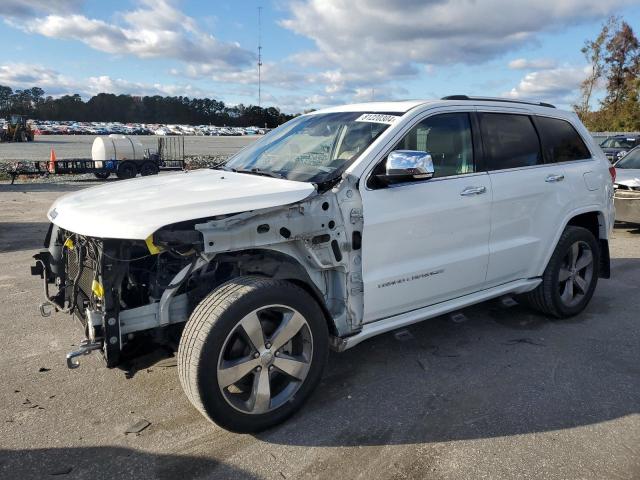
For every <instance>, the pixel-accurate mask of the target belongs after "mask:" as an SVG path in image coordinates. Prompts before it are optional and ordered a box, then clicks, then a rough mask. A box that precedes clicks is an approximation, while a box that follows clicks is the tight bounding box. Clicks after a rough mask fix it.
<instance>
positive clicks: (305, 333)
mask: <svg viewBox="0 0 640 480" xmlns="http://www.w3.org/2000/svg"><path fill="white" fill-rule="evenodd" d="M312 354H313V337H312V334H311V329H310V328H309V324H308V322H307V320H306V319H305V318H304V317H303V316H302V315H301V314H300V313H299V312H298V311H296V310H294V309H293V308H291V307H287V306H284V305H268V306H265V307H261V308H259V309H257V310H254V311H252V312H251V313H249V314H248V315H246V316H245V317H244V318H242V319H241V320H240V321H239V322H238V323H237V324H236V326H235V327H234V328H233V329H232V330H231V332H230V333H229V335H227V338H226V339H225V341H224V343H223V346H222V349H221V351H220V356H219V359H218V364H217V368H216V374H217V379H218V386H219V388H220V390H221V392H222V395H223V397H224V399H225V400H226V401H227V403H229V405H231V406H232V407H233V408H235V409H237V410H239V411H241V412H243V413H249V414H263V413H267V412H269V411H272V410H275V409H276V408H278V407H280V406H281V405H283V404H284V403H285V402H287V401H288V400H290V399H291V398H292V397H293V396H294V395H295V393H296V392H297V391H298V389H299V388H300V386H301V385H302V383H303V382H304V380H305V378H306V376H307V373H308V372H309V367H310V366H311V358H312Z"/></svg>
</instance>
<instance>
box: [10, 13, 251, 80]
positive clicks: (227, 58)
mask: <svg viewBox="0 0 640 480" xmlns="http://www.w3.org/2000/svg"><path fill="white" fill-rule="evenodd" d="M140 3H141V6H140V8H138V9H135V10H131V11H127V12H123V13H120V14H118V15H116V16H117V17H119V18H120V19H121V21H120V22H119V23H108V22H105V21H103V20H98V19H92V18H88V17H86V16H84V15H81V14H78V13H75V14H71V15H61V14H50V15H47V16H45V17H39V18H31V19H28V20H26V21H24V22H22V23H17V25H20V26H21V28H23V29H24V30H25V31H27V32H30V33H37V34H40V35H44V36H46V37H50V38H61V39H73V40H77V41H80V42H83V43H85V44H86V45H89V46H90V47H91V48H93V49H95V50H100V51H103V52H107V53H112V54H118V55H125V54H130V55H134V56H137V57H140V58H172V59H176V60H181V61H184V62H197V63H198V64H202V65H209V66H212V67H215V68H218V69H232V68H237V67H239V66H244V65H247V64H249V63H251V62H252V61H253V59H254V54H253V53H252V52H249V51H248V50H245V49H243V48H242V47H241V46H240V45H239V44H238V43H236V42H221V41H219V40H218V39H216V38H215V37H214V36H213V35H210V34H209V33H206V32H204V31H203V30H201V29H200V28H199V27H198V25H197V23H196V21H195V20H194V19H193V18H191V17H189V16H187V15H185V14H184V13H182V12H181V11H180V10H178V9H177V8H176V7H175V6H174V5H173V3H172V2H171V1H170V0H141V2H140ZM13 23H14V24H16V21H15V20H14V21H13Z"/></svg>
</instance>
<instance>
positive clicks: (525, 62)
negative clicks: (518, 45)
mask: <svg viewBox="0 0 640 480" xmlns="http://www.w3.org/2000/svg"><path fill="white" fill-rule="evenodd" d="M556 66H557V63H556V61H555V60H551V59H549V58H536V59H526V58H516V59H515V60H511V61H510V62H509V68H510V69H511V70H549V69H551V68H555V67H556Z"/></svg>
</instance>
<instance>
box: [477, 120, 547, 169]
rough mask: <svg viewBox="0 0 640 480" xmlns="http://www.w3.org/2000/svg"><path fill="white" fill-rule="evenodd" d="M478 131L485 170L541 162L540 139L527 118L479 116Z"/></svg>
mask: <svg viewBox="0 0 640 480" xmlns="http://www.w3.org/2000/svg"><path fill="white" fill-rule="evenodd" d="M480 128H481V130H482V142H483V144H484V150H485V158H486V161H487V168H488V170H504V169H507V168H521V167H530V166H532V165H539V164H542V163H543V160H542V152H541V149H540V140H539V138H538V134H537V132H536V129H535V127H534V126H533V123H532V121H531V118H529V116H527V115H517V114H510V113H482V114H480Z"/></svg>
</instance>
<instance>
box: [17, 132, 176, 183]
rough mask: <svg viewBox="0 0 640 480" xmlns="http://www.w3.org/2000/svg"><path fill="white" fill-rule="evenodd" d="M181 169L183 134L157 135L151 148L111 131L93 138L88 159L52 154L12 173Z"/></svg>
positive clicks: (121, 173)
mask: <svg viewBox="0 0 640 480" xmlns="http://www.w3.org/2000/svg"><path fill="white" fill-rule="evenodd" d="M183 169H184V137H162V138H158V148H157V150H156V151H155V152H152V151H151V150H150V149H148V148H145V147H144V146H143V145H142V143H141V142H140V141H139V140H137V139H136V138H135V137H133V138H132V137H128V136H126V135H115V134H112V135H109V136H101V137H96V138H95V140H94V141H93V145H92V146H91V160H89V159H86V158H73V159H61V160H56V159H55V157H54V156H53V155H52V158H51V159H50V160H49V161H48V162H35V171H33V172H30V171H16V175H18V174H21V173H38V174H47V175H50V174H79V173H93V174H94V175H95V176H96V177H97V178H100V179H106V178H109V176H110V175H111V174H112V173H115V174H116V176H117V177H118V178H121V179H126V178H133V177H135V176H137V175H138V174H140V175H142V176H147V175H155V174H157V173H158V172H159V171H160V170H183ZM14 179H15V178H14Z"/></svg>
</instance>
